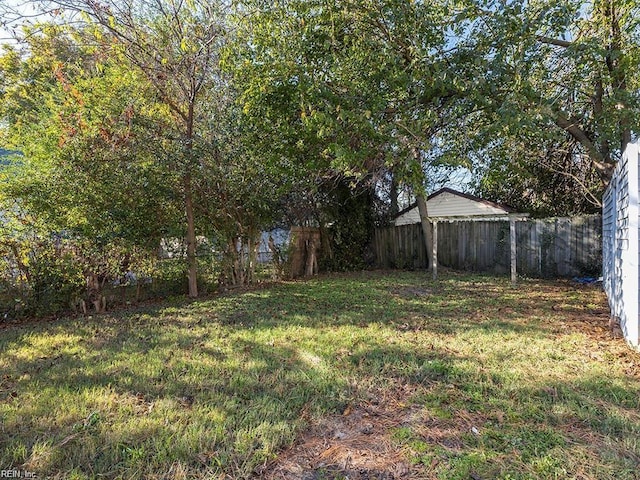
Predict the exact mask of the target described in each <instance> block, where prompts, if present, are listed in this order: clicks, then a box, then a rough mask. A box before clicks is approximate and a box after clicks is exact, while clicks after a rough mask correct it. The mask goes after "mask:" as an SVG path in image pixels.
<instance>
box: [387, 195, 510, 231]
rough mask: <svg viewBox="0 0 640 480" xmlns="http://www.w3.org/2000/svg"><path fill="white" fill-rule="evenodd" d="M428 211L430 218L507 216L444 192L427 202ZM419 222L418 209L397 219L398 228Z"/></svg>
mask: <svg viewBox="0 0 640 480" xmlns="http://www.w3.org/2000/svg"><path fill="white" fill-rule="evenodd" d="M427 211H428V212H429V217H474V216H479V215H482V216H485V217H486V216H490V215H496V216H497V217H501V216H503V215H504V216H506V215H507V212H506V211H505V210H503V209H501V208H496V207H494V206H492V205H487V204H486V203H483V202H477V201H475V200H471V199H469V198H465V197H461V196H460V195H455V194H453V193H450V192H442V193H441V194H439V195H436V196H435V197H433V198H431V199H429V200H428V201H427ZM418 222H420V214H419V213H418V207H415V208H413V209H411V210H409V211H408V212H405V213H404V214H402V215H400V216H399V217H398V218H396V226H399V225H408V224H411V223H418Z"/></svg>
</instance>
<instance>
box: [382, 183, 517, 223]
mask: <svg viewBox="0 0 640 480" xmlns="http://www.w3.org/2000/svg"><path fill="white" fill-rule="evenodd" d="M443 193H449V194H451V195H457V196H459V197H462V198H465V199H467V200H471V201H473V202H478V203H482V204H483V205H487V206H489V207H493V208H497V209H500V210H503V211H504V213H516V210H515V209H514V208H513V207H511V206H509V205H505V204H503V203H497V202H492V201H491V200H485V199H484V198H480V197H476V196H475V195H471V194H470V193H463V192H459V191H457V190H454V189H453V188H448V187H444V188H441V189H440V190H437V191H435V192H433V193H432V194H431V195H429V196H428V197H427V201H429V200H433V199H434V198H436V197H438V196H439V195H442V194H443ZM417 206H418V204H417V202H413V203H412V204H411V205H409V206H408V207H406V208H404V209H402V210H401V211H399V212H398V213H397V214H396V215H395V217H394V218H398V217H400V216H401V215H403V214H405V213H407V212H409V211H411V210H413V209H414V208H416V207H417Z"/></svg>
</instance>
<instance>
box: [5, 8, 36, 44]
mask: <svg viewBox="0 0 640 480" xmlns="http://www.w3.org/2000/svg"><path fill="white" fill-rule="evenodd" d="M0 16H1V18H2V20H1V22H0V23H1V24H0V44H7V43H8V44H12V43H15V41H14V39H13V37H14V34H13V33H12V29H13V30H18V31H19V27H20V25H21V24H22V22H23V21H25V20H26V21H31V22H33V21H34V20H35V19H37V16H38V10H37V7H35V6H34V5H33V4H32V3H30V2H29V1H26V0H0ZM19 16H23V17H24V18H23V19H20V18H19Z"/></svg>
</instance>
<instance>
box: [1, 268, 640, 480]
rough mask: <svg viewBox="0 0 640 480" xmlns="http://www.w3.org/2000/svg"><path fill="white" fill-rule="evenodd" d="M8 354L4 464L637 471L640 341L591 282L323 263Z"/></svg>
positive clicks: (11, 341) (5, 332)
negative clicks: (302, 277)
mask: <svg viewBox="0 0 640 480" xmlns="http://www.w3.org/2000/svg"><path fill="white" fill-rule="evenodd" d="M0 352H2V353H1V355H0V429H1V435H0V470H1V469H9V468H15V469H18V470H23V471H29V472H35V473H37V474H38V478H48V477H53V478H65V479H80V478H108V479H110V478H126V479H129V478H158V479H159V478H167V479H177V478H178V479H179V478H213V479H218V478H219V479H223V478H254V477H255V478H285V479H289V478H290V479H294V478H299V479H306V480H319V479H346V478H349V479H351V480H353V479H393V478H442V479H465V480H467V479H475V480H477V479H494V478H503V479H524V478H544V479H552V478H553V479H559V478H579V479H608V478H610V479H638V478H640V473H639V472H640V445H639V442H640V354H639V353H637V352H634V351H632V350H630V349H629V348H627V347H626V345H625V344H624V342H623V341H622V340H620V339H613V338H611V335H610V333H609V330H608V313H607V307H606V300H605V298H604V295H603V294H602V293H601V292H600V290H599V289H597V288H594V287H575V286H571V285H569V284H568V283H558V282H543V281H533V280H523V281H521V283H520V285H519V287H518V288H516V289H514V288H511V286H510V284H509V282H508V280H507V279H506V278H492V277H486V276H471V275H461V274H456V273H451V272H446V273H444V274H443V277H442V278H441V280H439V281H438V282H437V283H434V282H432V281H431V280H429V279H428V278H427V277H426V274H425V273H424V272H368V273H358V274H349V275H334V276H324V277H320V278H317V279H314V280H311V281H308V282H291V283H283V284H278V285H274V286H270V287H268V288H264V289H255V290H251V291H247V292H243V293H236V294H230V295H225V296H220V297H212V298H209V299H204V300H201V301H197V302H188V301H186V300H175V301H173V302H165V303H162V304H157V305H150V306H145V307H141V308H139V309H137V310H132V311H122V312H117V313H113V314H110V315H105V316H99V317H93V318H77V319H60V320H56V321H52V322H36V323H30V324H23V325H9V326H5V327H3V328H1V329H0Z"/></svg>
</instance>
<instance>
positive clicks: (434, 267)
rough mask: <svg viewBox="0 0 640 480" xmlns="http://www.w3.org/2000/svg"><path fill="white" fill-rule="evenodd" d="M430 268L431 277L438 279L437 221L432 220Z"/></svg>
mask: <svg viewBox="0 0 640 480" xmlns="http://www.w3.org/2000/svg"><path fill="white" fill-rule="evenodd" d="M431 269H432V271H433V279H434V280H437V279H438V221H437V220H434V221H433V251H432V255H431Z"/></svg>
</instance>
